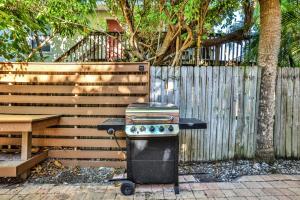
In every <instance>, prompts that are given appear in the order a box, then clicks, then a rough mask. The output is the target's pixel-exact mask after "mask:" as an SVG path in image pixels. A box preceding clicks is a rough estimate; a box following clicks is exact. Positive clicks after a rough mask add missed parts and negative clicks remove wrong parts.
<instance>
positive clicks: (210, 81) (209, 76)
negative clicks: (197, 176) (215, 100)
mask: <svg viewBox="0 0 300 200" xmlns="http://www.w3.org/2000/svg"><path fill="white" fill-rule="evenodd" d="M206 75H207V77H206V84H207V85H206V91H207V92H206V94H207V96H206V103H207V106H206V111H205V113H207V117H206V121H207V122H209V123H207V130H206V133H207V134H206V135H205V137H206V139H205V144H204V150H205V152H204V155H205V157H204V159H205V160H210V154H211V149H210V141H211V137H212V136H211V132H212V123H211V120H212V117H211V115H212V93H213V68H212V67H207V68H206Z"/></svg>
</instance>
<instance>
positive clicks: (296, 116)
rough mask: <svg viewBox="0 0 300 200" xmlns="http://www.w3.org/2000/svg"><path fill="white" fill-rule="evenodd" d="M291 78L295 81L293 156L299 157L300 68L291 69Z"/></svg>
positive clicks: (292, 126)
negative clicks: (299, 106) (299, 107)
mask: <svg viewBox="0 0 300 200" xmlns="http://www.w3.org/2000/svg"><path fill="white" fill-rule="evenodd" d="M290 78H291V79H292V81H293V83H294V84H293V85H294V87H293V114H292V116H293V119H292V122H291V128H292V157H293V158H297V157H298V154H299V152H298V145H299V144H298V135H299V132H300V130H299V129H297V124H298V122H299V112H300V110H299V109H298V105H299V103H300V99H299V69H297V68H294V69H293V71H292V72H291V71H290Z"/></svg>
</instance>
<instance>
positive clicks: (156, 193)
mask: <svg viewBox="0 0 300 200" xmlns="http://www.w3.org/2000/svg"><path fill="white" fill-rule="evenodd" d="M180 180H181V182H189V183H181V184H180V188H181V192H180V194H179V195H175V194H174V192H173V186H172V185H137V187H136V192H135V195H132V196H129V197H125V196H123V195H122V194H121V193H120V190H119V187H118V186H115V185H109V184H106V185H100V184H80V185H79V184H68V185H52V184H38V185H37V184H23V185H14V186H6V187H4V186H1V185H0V200H6V199H9V200H15V199H28V200H38V199H43V200H57V199H58V200H60V199H61V200H65V199H75V200H76V199H78V200H81V199H92V200H93V199H108V200H110V199H112V200H117V199H132V200H134V199H219V200H221V199H228V200H235V199H236V200H239V199H242V200H243V199H244V200H255V199H266V200H273V199H280V200H281V199H282V200H285V199H299V200H300V175H264V176H244V177H241V178H240V179H238V180H236V181H234V182H228V183H224V182H222V183H191V182H192V181H193V177H192V176H183V177H180Z"/></svg>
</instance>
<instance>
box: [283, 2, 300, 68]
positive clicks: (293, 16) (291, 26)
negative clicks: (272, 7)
mask: <svg viewBox="0 0 300 200" xmlns="http://www.w3.org/2000/svg"><path fill="white" fill-rule="evenodd" d="M281 10H282V31H281V48H280V53H279V66H281V67H300V23H299V22H300V2H298V1H295V0H282V1H281Z"/></svg>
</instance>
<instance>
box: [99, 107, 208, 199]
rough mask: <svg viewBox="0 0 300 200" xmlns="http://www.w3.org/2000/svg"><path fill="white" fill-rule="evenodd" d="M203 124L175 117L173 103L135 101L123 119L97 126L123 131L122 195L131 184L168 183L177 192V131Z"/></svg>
mask: <svg viewBox="0 0 300 200" xmlns="http://www.w3.org/2000/svg"><path fill="white" fill-rule="evenodd" d="M206 126H207V124H206V123H204V122H202V121H200V120H197V119H182V118H179V108H178V107H176V106H175V105H171V104H160V103H138V104H137V103H136V104H131V105H129V106H128V107H127V109H126V114H125V119H108V120H106V121H104V122H103V123H102V124H100V125H98V130H106V131H107V133H108V134H112V135H115V134H114V133H115V132H116V131H124V130H125V132H126V147H127V179H126V180H123V181H122V184H121V192H122V194H124V195H131V194H133V193H134V188H135V183H139V184H167V183H172V184H174V191H175V193H176V194H178V193H179V187H178V154H179V137H178V134H180V130H181V129H206ZM115 139H116V138H115Z"/></svg>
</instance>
